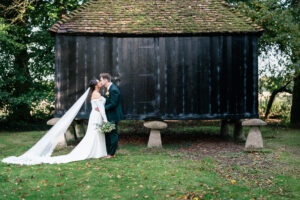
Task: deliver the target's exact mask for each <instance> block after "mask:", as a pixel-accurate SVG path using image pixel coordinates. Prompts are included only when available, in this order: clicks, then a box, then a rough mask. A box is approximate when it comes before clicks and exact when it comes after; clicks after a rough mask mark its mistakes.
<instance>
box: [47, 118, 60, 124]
mask: <svg viewBox="0 0 300 200" xmlns="http://www.w3.org/2000/svg"><path fill="white" fill-rule="evenodd" d="M59 119H60V118H57V117H55V118H52V119H50V120H48V121H47V125H51V126H53V125H54V124H56V123H57V122H58V120H59Z"/></svg>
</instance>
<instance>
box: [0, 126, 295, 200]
mask: <svg viewBox="0 0 300 200" xmlns="http://www.w3.org/2000/svg"><path fill="white" fill-rule="evenodd" d="M170 129H171V128H170ZM176 130H177V131H178V130H182V132H184V133H189V132H193V131H195V132H197V134H202V132H203V133H206V132H208V133H207V134H210V135H216V134H217V133H218V128H217V127H213V126H211V127H202V128H200V127H198V128H197V127H195V126H192V127H190V128H188V127H186V128H179V127H178V129H175V128H174V126H173V127H172V129H171V130H169V131H170V132H171V133H172V132H173V131H174V133H175V132H176ZM123 131H124V130H123ZM262 131H263V136H264V143H265V147H266V150H265V151H262V152H259V153H245V152H243V151H228V152H225V153H222V154H220V155H219V154H209V155H208V156H204V157H203V156H202V157H201V154H202V153H201V151H200V150H199V149H197V148H194V146H193V145H195V143H196V142H195V141H190V143H191V145H186V146H185V145H181V146H180V145H177V146H176V145H172V144H170V143H168V144H167V145H165V146H164V148H163V149H161V150H160V149H147V148H146V144H124V145H121V146H120V148H119V150H118V152H117V154H118V156H117V158H115V159H90V160H85V161H81V162H73V163H68V164H57V165H49V164H43V165H35V166H21V165H7V164H4V163H0V199H72V200H73V199H185V198H186V199H194V198H196V199H197V198H198V199H200V198H204V199H252V198H253V199H259V198H261V199H299V198H300V173H299V172H300V167H299V166H300V152H299V149H300V131H299V130H292V129H276V128H272V127H265V128H263V129H262ZM121 132H122V131H121ZM199 132H200V133H199ZM44 133H45V132H43V131H35V132H14V133H12V132H0V152H1V154H0V159H2V158H4V157H6V156H10V155H20V154H22V153H23V152H24V151H26V150H27V149H28V148H30V147H31V146H32V145H33V144H34V143H35V142H36V141H37V140H38V139H39V138H40V137H41V136H42V135H43V134H44ZM171 133H169V134H171ZM176 134H178V133H177V132H176ZM132 137H134V135H133V136H132ZM191 147H193V148H191ZM187 148H191V150H189V149H187ZM212 148H213V147H212ZM210 150H212V149H207V151H210ZM68 151H70V149H69V148H68V149H65V150H63V151H60V152H56V153H55V154H56V155H57V154H62V153H66V152H68ZM189 151H191V152H189ZM191 154H193V156H192V157H191V156H190V155H191Z"/></svg>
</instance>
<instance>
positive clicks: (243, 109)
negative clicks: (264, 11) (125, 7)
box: [55, 35, 258, 119]
mask: <svg viewBox="0 0 300 200" xmlns="http://www.w3.org/2000/svg"><path fill="white" fill-rule="evenodd" d="M55 65H56V77H55V86H56V92H55V93H56V103H55V106H56V107H55V108H56V115H57V116H61V115H62V114H63V113H64V112H65V111H66V110H67V109H68V108H70V106H71V105H72V104H73V103H74V102H75V101H76V99H78V98H79V97H80V95H81V94H83V92H84V91H85V89H86V88H87V87H88V82H89V80H90V79H92V78H94V77H95V78H98V76H99V74H100V73H101V72H109V73H111V74H112V75H113V76H115V77H119V78H120V82H119V88H120V90H121V93H122V101H123V110H124V113H125V117H126V118H127V119H144V118H155V117H159V118H162V119H220V118H251V117H257V115H258V102H257V78H258V77H257V76H258V75H257V36H250V35H249V36H247V35H239V36H238V35H237V36H197V37H196V36H193V37H139V38H135V37H119V38H118V37H99V36H67V35H57V36H56V62H55ZM89 111H90V104H89V102H88V101H87V102H86V103H85V105H84V106H83V107H82V109H81V110H80V113H79V114H78V117H83V118H87V117H88V115H89Z"/></svg>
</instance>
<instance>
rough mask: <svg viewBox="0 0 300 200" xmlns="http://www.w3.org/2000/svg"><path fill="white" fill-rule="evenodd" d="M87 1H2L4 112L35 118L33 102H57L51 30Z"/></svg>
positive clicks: (1, 88) (0, 68)
mask: <svg viewBox="0 0 300 200" xmlns="http://www.w3.org/2000/svg"><path fill="white" fill-rule="evenodd" d="M83 2H84V0H55V1H46V0H32V1H29V0H13V1H11V0H2V1H1V3H0V91H1V92H0V109H2V110H3V109H6V110H7V113H8V116H9V118H12V119H14V120H30V119H32V116H31V114H30V113H31V111H32V105H33V103H38V102H40V101H41V100H48V101H50V102H53V100H54V93H53V91H54V83H53V74H54V42H55V41H54V38H53V37H51V35H50V33H49V28H50V27H51V26H52V25H53V24H54V23H56V22H57V20H59V19H60V18H61V17H62V16H63V15H64V14H66V13H68V12H70V11H72V10H74V9H76V8H77V7H78V6H79V5H81V4H82V3H83Z"/></svg>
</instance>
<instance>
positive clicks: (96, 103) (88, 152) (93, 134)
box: [2, 89, 107, 165]
mask: <svg viewBox="0 0 300 200" xmlns="http://www.w3.org/2000/svg"><path fill="white" fill-rule="evenodd" d="M88 91H89V89H88V90H87V91H86V92H85V93H84V94H83V95H82V96H81V97H80V99H79V100H78V101H77V102H76V103H75V104H74V105H73V106H72V107H71V108H70V109H69V110H68V111H67V113H66V114H65V115H64V116H63V117H62V118H61V119H60V120H59V121H58V122H57V123H56V124H55V125H54V126H53V127H52V128H51V129H50V130H49V131H48V132H47V133H46V134H45V135H44V136H43V137H42V138H41V139H40V140H39V141H38V142H37V143H36V144H35V145H34V146H33V147H32V148H31V149H29V150H28V151H27V152H25V153H24V154H23V155H21V156H19V157H15V156H11V157H7V158H4V159H3V160H2V162H4V163H12V164H25V165H35V164H42V163H49V164H55V163H68V162H73V161H78V160H85V159H88V158H100V157H104V156H106V155H107V152H106V144H105V135H104V133H102V132H99V131H98V130H97V124H102V123H103V121H107V117H106V114H105V108H104V104H105V101H106V99H105V98H104V97H100V98H99V99H94V100H91V104H92V111H91V113H90V117H89V122H88V128H87V131H86V134H85V136H84V138H83V139H82V140H81V141H80V143H79V144H78V145H77V146H76V147H75V148H74V149H73V150H72V151H71V152H70V153H69V154H66V155H61V156H54V157H51V154H52V152H53V150H54V148H55V146H56V145H57V143H58V138H59V136H61V135H62V134H64V132H65V131H66V129H67V128H68V126H69V125H70V124H71V122H72V121H73V119H74V118H75V116H76V114H77V113H78V111H79V109H80V108H81V106H82V104H83V103H84V101H85V99H86V97H87V94H88ZM96 107H98V108H99V111H100V112H98V111H96V110H95V108H96Z"/></svg>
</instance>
